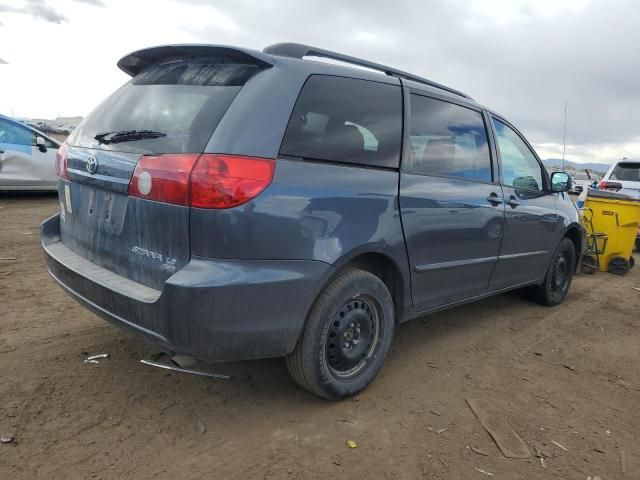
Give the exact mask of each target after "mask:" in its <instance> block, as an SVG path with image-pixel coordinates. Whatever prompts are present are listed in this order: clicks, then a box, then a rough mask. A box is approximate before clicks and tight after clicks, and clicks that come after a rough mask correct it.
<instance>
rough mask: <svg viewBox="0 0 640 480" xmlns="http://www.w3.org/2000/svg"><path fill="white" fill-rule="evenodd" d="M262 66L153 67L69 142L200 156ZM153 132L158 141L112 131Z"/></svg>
mask: <svg viewBox="0 0 640 480" xmlns="http://www.w3.org/2000/svg"><path fill="white" fill-rule="evenodd" d="M258 71H259V67H257V66H255V65H239V64H230V63H224V59H200V60H192V61H189V62H174V63H169V64H164V65H152V66H150V67H149V68H147V69H146V70H143V71H142V72H141V73H139V74H138V75H137V76H136V77H134V78H133V79H132V80H131V81H129V82H128V83H127V84H125V85H124V86H123V87H121V88H120V89H119V90H117V91H116V92H115V93H113V94H112V95H111V96H110V97H108V98H107V99H106V100H105V101H104V102H103V103H102V104H100V105H99V106H98V107H97V108H96V109H95V110H94V111H93V112H91V113H90V114H89V116H88V117H87V118H86V119H85V120H84V121H83V122H82V123H81V124H80V125H79V126H78V127H77V128H76V129H75V130H74V131H73V133H72V134H71V136H70V137H69V140H67V143H69V144H71V145H75V146H80V147H89V148H99V149H107V150H118V151H127V152H133V153H147V154H148V153H151V154H159V153H200V152H202V151H203V150H204V147H205V146H206V144H207V142H208V141H209V138H211V135H212V134H213V131H214V130H215V128H216V127H217V126H218V123H219V122H220V120H221V119H222V116H223V115H224V113H225V112H226V111H227V108H228V107H229V105H231V102H233V99H234V98H235V96H236V95H237V94H238V92H239V91H240V89H241V88H242V86H243V85H244V84H245V82H246V81H247V80H248V79H249V78H251V76H253V75H254V74H255V73H256V72H258ZM133 130H136V131H141V130H142V131H151V132H154V135H152V136H153V138H131V137H130V136H129V137H126V136H122V135H121V136H120V137H118V139H117V140H116V137H114V136H113V135H111V136H106V137H102V138H103V139H104V138H106V139H107V140H108V139H114V141H113V142H108V143H104V142H101V141H99V140H98V139H96V136H98V137H99V138H100V137H101V136H103V135H104V134H105V133H110V132H114V133H117V132H131V131H133Z"/></svg>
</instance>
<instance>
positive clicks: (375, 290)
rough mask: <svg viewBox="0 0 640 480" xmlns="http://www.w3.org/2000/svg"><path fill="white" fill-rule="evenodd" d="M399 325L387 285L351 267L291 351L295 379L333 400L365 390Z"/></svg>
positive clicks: (319, 305)
mask: <svg viewBox="0 0 640 480" xmlns="http://www.w3.org/2000/svg"><path fill="white" fill-rule="evenodd" d="M394 326H395V319H394V306H393V299H392V298H391V294H390V293H389V290H388V289H387V287H386V285H385V284H384V283H383V282H382V280H380V279H379V278H378V277H376V276H375V275H372V274H371V273H369V272H365V271H363V270H357V269H348V270H345V271H343V272H341V273H339V274H338V275H337V277H336V278H335V279H334V280H333V281H331V283H330V284H329V285H328V286H327V287H326V288H325V289H324V291H323V292H322V293H321V294H320V296H319V297H318V298H317V299H316V302H315V304H314V306H313V308H312V309H311V312H310V314H309V318H308V319H307V323H306V325H305V328H304V331H303V333H302V335H301V337H300V339H299V340H298V344H297V345H296V348H295V349H294V350H293V352H292V353H291V354H290V355H288V356H287V357H286V364H287V368H288V369H289V373H290V374H291V376H292V377H293V379H294V380H295V381H296V382H297V383H298V384H299V385H300V386H301V387H303V388H305V389H307V390H309V391H310V392H312V393H315V394H316V395H319V396H320V397H323V398H327V399H329V400H340V399H343V398H347V397H350V396H352V395H355V394H357V393H358V392H360V391H362V390H363V389H364V388H365V387H366V386H367V385H369V383H371V381H372V380H373V379H374V378H375V376H376V375H377V374H378V372H379V371H380V369H381V368H382V365H383V363H384V360H385V357H386V355H387V352H388V351H389V347H390V346H391V340H392V338H393V331H394Z"/></svg>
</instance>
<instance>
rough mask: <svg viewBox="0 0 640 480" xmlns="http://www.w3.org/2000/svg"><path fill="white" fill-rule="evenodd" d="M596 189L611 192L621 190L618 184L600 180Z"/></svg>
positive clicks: (620, 185)
mask: <svg viewBox="0 0 640 480" xmlns="http://www.w3.org/2000/svg"><path fill="white" fill-rule="evenodd" d="M598 188H599V189H600V190H613V191H615V192H617V191H618V190H620V189H621V188H622V184H621V183H620V182H611V181H609V180H601V181H600V183H599V184H598Z"/></svg>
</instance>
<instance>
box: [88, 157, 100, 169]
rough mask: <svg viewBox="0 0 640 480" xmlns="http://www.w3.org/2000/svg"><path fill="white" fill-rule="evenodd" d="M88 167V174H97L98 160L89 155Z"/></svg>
mask: <svg viewBox="0 0 640 480" xmlns="http://www.w3.org/2000/svg"><path fill="white" fill-rule="evenodd" d="M86 167H87V172H89V173H96V170H98V159H97V158H96V157H94V156H93V155H89V158H87V164H86Z"/></svg>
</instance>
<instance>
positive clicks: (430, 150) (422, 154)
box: [409, 94, 492, 182]
mask: <svg viewBox="0 0 640 480" xmlns="http://www.w3.org/2000/svg"><path fill="white" fill-rule="evenodd" d="M409 137H410V141H411V158H412V165H413V167H412V171H413V172H415V173H420V174H423V175H435V176H444V177H455V178H462V179H466V180H473V181H478V182H491V178H492V177H491V156H490V154H489V146H488V144H487V131H486V128H485V125H484V120H483V119H482V114H481V113H480V112H477V111H475V110H471V109H469V108H465V107H461V106H459V105H455V104H453V103H449V102H445V101H442V100H436V99H435V98H429V97H423V96H420V95H415V94H412V95H411V131H410V134H409Z"/></svg>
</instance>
